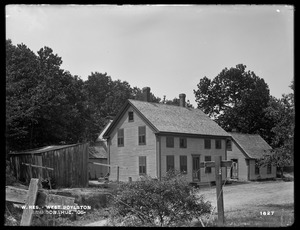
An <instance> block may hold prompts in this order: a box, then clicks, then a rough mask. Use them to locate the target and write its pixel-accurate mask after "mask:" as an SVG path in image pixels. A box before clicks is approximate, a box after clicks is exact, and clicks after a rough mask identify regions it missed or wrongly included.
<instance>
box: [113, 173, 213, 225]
mask: <svg viewBox="0 0 300 230" xmlns="http://www.w3.org/2000/svg"><path fill="white" fill-rule="evenodd" d="M114 209H115V211H114V213H113V214H112V215H113V217H112V218H113V219H114V220H115V221H116V222H118V220H120V222H122V221H123V224H124V225H125V226H178V225H179V224H186V223H187V222H190V221H191V220H193V218H197V219H199V218H200V217H201V216H203V215H206V214H209V213H210V211H211V204H210V202H208V201H204V198H203V196H201V195H200V196H199V195H197V190H196V189H194V188H193V187H192V186H190V185H189V184H188V182H187V181H186V179H185V177H184V176H183V175H181V174H179V173H177V172H175V173H174V172H168V174H167V176H166V177H164V178H162V179H161V180H154V179H152V178H150V177H147V176H146V177H144V178H143V180H142V181H135V182H130V183H123V184H121V186H120V188H119V189H118V192H117V196H116V199H115V203H114Z"/></svg>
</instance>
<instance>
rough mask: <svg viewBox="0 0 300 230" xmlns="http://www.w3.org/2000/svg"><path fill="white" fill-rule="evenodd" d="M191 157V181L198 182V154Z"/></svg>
mask: <svg viewBox="0 0 300 230" xmlns="http://www.w3.org/2000/svg"><path fill="white" fill-rule="evenodd" d="M192 159H193V182H200V156H192Z"/></svg>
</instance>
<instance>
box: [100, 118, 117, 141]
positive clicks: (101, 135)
mask: <svg viewBox="0 0 300 230" xmlns="http://www.w3.org/2000/svg"><path fill="white" fill-rule="evenodd" d="M112 122H113V120H109V121H108V122H107V124H106V125H105V126H104V128H103V129H102V131H101V133H100V134H99V136H98V138H97V140H96V141H105V138H103V134H104V133H105V132H106V130H107V129H108V128H109V126H110V125H111V123H112Z"/></svg>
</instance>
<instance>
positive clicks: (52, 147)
mask: <svg viewBox="0 0 300 230" xmlns="http://www.w3.org/2000/svg"><path fill="white" fill-rule="evenodd" d="M75 145H78V144H72V145H49V146H45V147H42V148H37V149H28V150H24V151H20V152H13V153H11V154H13V155H14V154H24V155H25V154H38V153H44V152H49V151H53V150H59V149H63V148H68V147H72V146H75Z"/></svg>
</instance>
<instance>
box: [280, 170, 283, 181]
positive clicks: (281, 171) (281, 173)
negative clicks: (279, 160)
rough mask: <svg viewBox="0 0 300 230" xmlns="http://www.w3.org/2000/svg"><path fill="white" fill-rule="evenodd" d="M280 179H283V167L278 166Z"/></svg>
mask: <svg viewBox="0 0 300 230" xmlns="http://www.w3.org/2000/svg"><path fill="white" fill-rule="evenodd" d="M280 175H281V179H282V180H283V167H281V168H280Z"/></svg>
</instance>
